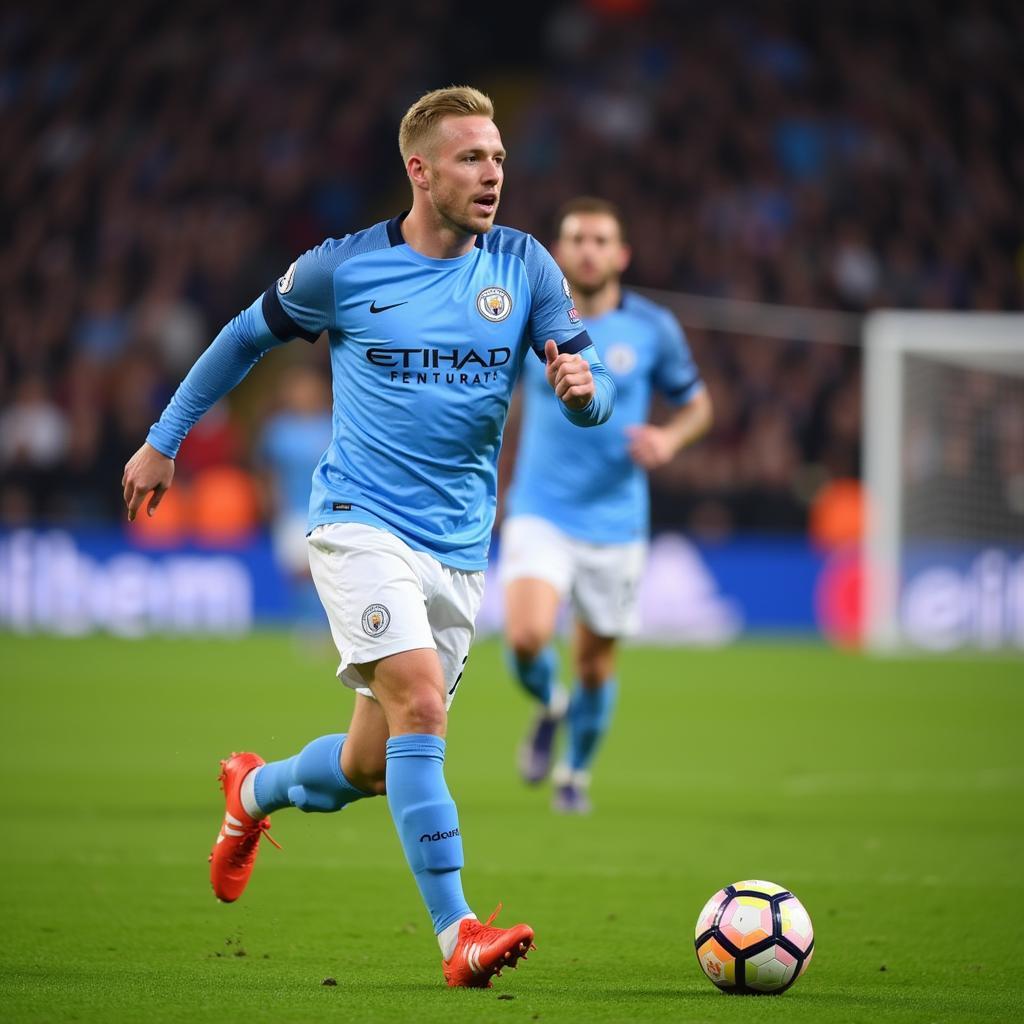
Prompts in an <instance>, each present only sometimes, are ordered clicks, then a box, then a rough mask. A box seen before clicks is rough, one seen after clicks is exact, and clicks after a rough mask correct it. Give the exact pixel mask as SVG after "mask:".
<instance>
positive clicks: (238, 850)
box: [228, 818, 282, 868]
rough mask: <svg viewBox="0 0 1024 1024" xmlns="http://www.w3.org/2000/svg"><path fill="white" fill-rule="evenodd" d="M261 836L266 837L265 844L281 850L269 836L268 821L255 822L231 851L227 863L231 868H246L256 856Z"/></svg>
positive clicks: (279, 845)
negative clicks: (267, 843)
mask: <svg viewBox="0 0 1024 1024" xmlns="http://www.w3.org/2000/svg"><path fill="white" fill-rule="evenodd" d="M261 836H266V837H267V842H269V843H270V844H271V845H272V846H276V847H277V848H278V849H279V850H280V849H282V847H281V844H280V843H279V842H278V841H277V840H276V839H275V838H274V837H273V836H272V835H271V834H270V819H269V818H264V819H263V820H262V821H259V822H257V823H256V824H255V825H254V826H253V827H252V828H251V829H247V830H246V835H245V836H244V837H243V838H242V839H241V840H240V841H239V843H238V845H237V846H236V847H235V848H234V850H232V851H231V854H230V856H229V857H228V863H229V864H231V866H232V867H236V868H242V867H246V866H247V865H248V864H249V862H250V861H251V860H252V859H253V857H254V856H255V855H256V848H257V847H258V845H259V840H260V837H261Z"/></svg>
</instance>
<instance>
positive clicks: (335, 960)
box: [0, 634, 1024, 1024]
mask: <svg viewBox="0 0 1024 1024" xmlns="http://www.w3.org/2000/svg"><path fill="white" fill-rule="evenodd" d="M621 677H622V687H621V695H620V702H619V708H618V712H617V718H616V721H615V725H614V728H613V730H612V733H611V734H610V736H609V738H608V742H607V744H606V746H605V748H604V750H603V753H602V756H601V758H600V761H599V764H598V770H597V773H596V779H595V783H594V789H593V796H594V800H595V804H596V812H595V813H594V814H593V816H591V817H589V818H585V819H571V820H569V819H564V818H559V817H556V816H554V815H553V814H552V813H551V812H550V811H549V808H548V800H549V796H550V794H549V793H548V792H547V791H546V790H545V789H536V790H530V789H526V788H525V787H523V786H522V785H521V784H520V783H519V782H518V781H517V779H516V777H515V774H514V750H515V747H516V744H517V742H518V740H519V737H520V733H521V730H522V728H523V726H524V724H525V722H526V720H527V716H528V708H527V705H526V703H525V701H524V700H523V699H521V698H520V697H519V695H518V694H517V693H516V692H514V690H513V687H512V684H511V683H510V682H509V680H508V679H507V678H506V676H505V673H504V670H503V668H502V660H501V654H500V649H499V647H498V646H497V644H495V643H493V642H487V643H483V644H480V645H478V647H477V648H476V649H475V652H474V655H473V657H472V658H471V659H470V664H469V671H468V672H467V674H466V678H465V680H464V682H463V686H462V688H461V690H460V694H459V698H458V700H457V701H456V703H455V707H454V709H453V714H452V720H451V729H450V734H449V760H448V779H449V783H450V786H451V789H452V791H453V793H454V795H455V798H456V800H457V802H458V805H459V810H460V814H461V819H462V826H463V831H464V835H465V842H466V852H467V858H468V867H467V869H466V871H465V873H464V880H465V884H466V892H467V896H468V898H469V900H470V902H471V904H472V905H473V907H474V908H475V909H476V911H477V913H478V914H480V915H481V916H485V915H486V914H488V913H489V912H490V911H491V909H492V908H493V906H494V905H495V904H496V903H497V901H498V900H503V901H504V904H505V910H504V912H503V914H502V916H501V918H499V921H504V922H506V923H512V922H514V921H517V920H527V921H529V922H531V923H532V924H533V925H534V927H535V928H536V930H537V941H538V945H539V949H538V951H537V952H536V953H535V954H531V956H530V959H529V962H528V963H526V964H524V965H522V967H521V968H520V969H519V970H518V971H516V972H506V973H505V974H504V975H503V976H502V977H501V978H500V979H498V981H497V982H496V984H495V987H494V988H493V989H491V990H488V991H449V990H448V989H446V988H444V986H443V982H442V977H441V972H440V964H439V956H438V952H437V947H436V945H435V942H434V939H433V936H432V935H431V931H430V927H429V919H428V917H427V916H426V914H425V912H424V910H423V908H422V906H421V904H420V902H419V899H418V896H417V893H416V890H415V888H414V884H413V881H412V879H411V877H410V875H409V874H408V872H407V870H406V867H405V864H404V860H403V858H402V853H401V849H400V847H399V844H398V841H397V838H396V836H395V835H394V832H393V829H392V825H391V821H390V818H389V816H388V813H387V807H386V805H385V802H384V801H383V800H375V801H366V802H365V803H362V804H358V805H356V806H353V807H350V808H348V809H347V810H345V811H343V812H342V813H340V814H337V815H333V816H317V815H302V814H300V813H298V812H294V811H291V812H281V813H279V814H278V815H276V816H275V819H274V834H275V836H276V837H277V838H278V839H279V840H280V842H281V843H282V844H283V846H284V849H283V850H282V851H278V850H274V849H272V848H271V847H270V846H269V845H267V844H264V849H262V850H261V853H260V860H259V863H258V864H257V867H256V873H255V875H254V877H253V881H252V883H251V885H250V888H249V890H248V892H247V893H246V894H245V896H244V897H243V899H242V900H241V901H240V902H239V903H237V904H235V905H233V906H222V905H220V904H218V903H217V902H216V901H215V900H214V898H213V895H212V893H211V891H210V889H209V885H208V878H207V864H206V856H207V853H208V851H209V847H210V844H211V841H212V839H213V837H214V835H215V833H216V830H217V827H218V822H219V819H220V815H221V809H222V805H221V802H220V796H219V791H218V788H217V784H216V779H215V776H216V774H217V760H218V758H219V757H221V756H223V755H224V754H225V753H227V752H230V751H231V750H232V749H247V748H248V749H255V750H257V751H259V752H260V753H262V754H263V755H264V756H267V757H271V758H272V757H278V756H283V755H286V754H290V753H293V752H294V751H295V750H296V749H298V747H300V746H301V745H302V744H303V743H304V742H306V741H307V740H309V739H310V738H312V737H314V736H317V735H320V734H322V733H325V732H330V731H336V730H337V731H340V730H341V729H342V728H343V727H344V723H345V722H346V721H347V718H348V714H349V709H350V703H351V697H350V695H349V694H348V692H347V691H345V690H343V689H342V688H341V687H340V685H338V684H337V683H336V682H335V680H334V678H333V664H332V661H331V658H330V656H329V654H328V652H327V651H325V650H320V651H318V652H316V653H315V654H310V653H304V652H303V651H301V650H299V649H298V648H297V646H296V643H295V641H293V639H292V638H291V637H289V636H285V635H276V634H267V635H257V636H255V637H250V638H245V639H240V640H237V641H208V640H202V641H200V640H169V639H161V640H145V641H138V642H118V641H115V640H111V639H104V638H93V639H85V640H54V639H42V638H16V637H12V636H9V635H4V636H0V680H2V684H0V685H2V697H3V709H4V710H3V715H2V718H0V721H2V725H0V730H2V733H0V734H2V737H3V742H2V744H0V772H2V775H0V777H2V794H3V804H2V808H0V813H2V818H0V821H2V825H0V872H2V873H0V879H2V881H0V924H2V937H3V941H2V943H0V1019H2V1020H4V1021H9V1022H14V1021H105V1022H109V1021H147V1022H157V1021H190V1022H192V1021H217V1022H235V1021H239V1022H250V1021H323V1020H337V1021H358V1022H371V1021H416V1022H421V1024H422V1022H429V1021H445V1022H447V1024H452V1022H460V1021H471V1022H491V1021H498V1022H500V1021H517V1022H518V1021H541V1022H545V1024H552V1022H556V1021H588V1022H589V1021H655V1020H659V1021H674V1022H698V1021H699V1022H705V1021H714V1022H717V1021H747V1022H751V1021H753V1022H756V1021H777V1022H783V1021H785V1022H798V1024H799V1022H815V1024H828V1022H833V1021H836V1022H838V1021H844V1022H846V1021H879V1020H884V1021H900V1022H903V1021H908V1022H909V1021H921V1022H929V1021H955V1022H957V1024H964V1022H972V1021H1000V1022H1002V1021H1011V1020H1021V1019H1024V1000H1022V984H1021V976H1022V971H1024V899H1022V896H1024V756H1022V754H1021V748H1022V742H1021V723H1022V722H1024V663H1022V662H1021V661H1020V660H1017V661H1013V660H1001V659H997V658H978V659H957V658H946V659H921V660H905V661H903V660H872V659H869V658H863V657H857V656H852V655H843V654H838V653H835V652H832V651H829V650H826V649H824V648H819V647H811V646H799V645H789V644H781V643H780V644H776V645H767V644H766V645H758V646H745V645H744V646H739V647H736V648H732V649H729V650H724V651H692V650H678V651H669V650H656V649H645V648H635V649H628V650H626V651H625V652H624V654H623V659H622V671H621ZM748 877H761V878H768V879H771V880H772V881H776V882H779V883H781V884H783V885H785V886H787V887H788V888H790V889H792V890H793V891H794V892H795V893H796V894H797V895H798V896H799V897H800V898H801V899H802V900H803V902H804V904H805V905H806V907H807V908H808V910H809V912H810V914H811V917H812V919H813V921H814V925H815V932H816V955H815V958H814V962H813V963H812V964H811V966H810V968H809V970H808V972H807V974H806V975H805V976H804V977H803V978H801V979H800V981H799V982H798V983H797V984H796V986H795V987H794V988H793V989H792V990H790V991H789V992H787V993H786V994H784V995H783V996H781V997H778V998H771V997H760V998H751V997H727V996H724V995H721V994H719V993H718V992H717V991H716V990H715V989H714V988H713V987H712V986H711V985H710V984H709V982H708V981H706V980H705V978H704V977H703V975H702V974H701V972H700V969H699V967H698V964H697V961H696V958H695V956H694V952H693V926H694V922H695V919H696V915H697V912H698V910H699V909H700V908H701V906H702V905H703V903H704V901H705V900H706V899H707V897H708V896H710V895H711V894H712V893H713V892H714V891H715V890H716V889H718V888H720V887H721V886H723V885H725V884H727V883H729V882H733V881H735V880H737V879H740V878H748ZM325 978H333V979H335V980H336V982H337V984H336V985H334V986H325V985H323V984H322V981H323V980H324V979H325Z"/></svg>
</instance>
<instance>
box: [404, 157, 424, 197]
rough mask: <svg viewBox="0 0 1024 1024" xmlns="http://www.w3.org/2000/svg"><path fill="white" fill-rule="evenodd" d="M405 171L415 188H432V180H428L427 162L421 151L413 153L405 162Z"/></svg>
mask: <svg viewBox="0 0 1024 1024" xmlns="http://www.w3.org/2000/svg"><path fill="white" fill-rule="evenodd" d="M405 172H406V174H408V175H409V181H411V182H412V187H413V188H422V189H424V190H429V189H430V182H429V181H428V180H427V164H426V161H425V160H424V159H423V157H422V156H420V155H419V153H413V154H412V156H410V157H409V159H408V160H406V162H405Z"/></svg>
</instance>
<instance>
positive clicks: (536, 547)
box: [498, 516, 647, 637]
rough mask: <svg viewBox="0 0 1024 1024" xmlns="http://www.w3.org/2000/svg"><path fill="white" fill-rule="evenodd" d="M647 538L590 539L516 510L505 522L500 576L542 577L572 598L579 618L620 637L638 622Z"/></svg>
mask: <svg viewBox="0 0 1024 1024" xmlns="http://www.w3.org/2000/svg"><path fill="white" fill-rule="evenodd" d="M646 558H647V543H646V542H645V541H642V540H637V541H630V542H629V543H627V544H591V543H589V542H588V541H583V540H579V539H578V538H576V537H570V536H569V535H568V534H567V533H563V532H562V531H561V530H560V529H559V528H558V527H557V526H555V525H554V523H551V522H549V521H548V520H547V519H542V518H541V517H540V516H512V517H511V518H510V519H506V520H505V523H504V525H503V526H502V528H501V552H500V562H499V566H498V579H499V580H500V581H501V585H502V587H506V586H508V584H509V583H511V582H512V580H519V579H539V580H544V581H545V582H547V583H550V584H551V585H552V586H553V587H554V588H555V590H557V591H558V593H559V595H560V596H561V597H562V598H563V599H564V598H566V597H569V598H570V599H571V600H572V605H573V610H574V612H575V613H576V616H577V618H579V619H580V621H581V622H583V623H584V625H586V626H587V627H588V628H589V629H590V630H591V631H592V632H594V633H596V634H597V635H598V636H604V637H621V636H629V635H631V634H632V633H635V632H636V630H637V627H638V625H639V621H638V620H639V616H638V614H637V591H638V590H639V587H640V578H641V576H642V575H643V571H644V562H645V561H646Z"/></svg>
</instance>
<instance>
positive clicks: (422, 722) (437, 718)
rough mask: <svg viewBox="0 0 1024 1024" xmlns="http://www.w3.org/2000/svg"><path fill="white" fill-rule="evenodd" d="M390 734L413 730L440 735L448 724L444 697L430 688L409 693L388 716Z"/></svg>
mask: <svg viewBox="0 0 1024 1024" xmlns="http://www.w3.org/2000/svg"><path fill="white" fill-rule="evenodd" d="M388 722H389V724H390V725H391V731H392V734H394V733H395V732H415V733H423V734H429V735H431V736H441V735H443V734H444V731H445V728H446V726H447V724H448V712H447V711H446V710H445V706H444V697H443V696H442V695H441V694H440V693H438V692H437V691H435V690H434V689H433V688H432V687H431V688H423V689H420V690H419V691H418V692H416V693H412V694H409V695H408V696H407V697H406V699H405V700H403V701H402V702H401V703H400V704H399V706H398V707H396V708H394V709H392V711H391V713H390V714H389V716H388Z"/></svg>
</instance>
